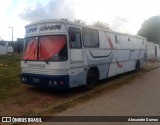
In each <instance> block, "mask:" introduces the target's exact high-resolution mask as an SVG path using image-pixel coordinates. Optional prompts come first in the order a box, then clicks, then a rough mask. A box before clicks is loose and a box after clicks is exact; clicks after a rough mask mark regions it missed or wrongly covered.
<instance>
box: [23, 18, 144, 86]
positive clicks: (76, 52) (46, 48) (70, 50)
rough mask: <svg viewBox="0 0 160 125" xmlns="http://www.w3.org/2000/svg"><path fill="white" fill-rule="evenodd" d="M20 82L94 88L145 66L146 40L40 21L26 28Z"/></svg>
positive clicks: (74, 25)
mask: <svg viewBox="0 0 160 125" xmlns="http://www.w3.org/2000/svg"><path fill="white" fill-rule="evenodd" d="M25 29H26V33H25V39H24V53H23V57H22V60H21V74H20V76H21V82H22V83H24V84H29V85H35V86H41V87H49V88H55V89H67V88H73V87H78V86H85V87H86V88H88V89H90V88H93V87H94V86H95V84H96V82H97V81H98V80H102V79H106V78H109V77H112V76H115V75H118V74H122V73H126V72H129V71H132V70H139V69H140V68H142V67H143V66H144V65H145V64H146V58H147V55H146V47H147V46H146V45H147V40H146V38H144V37H141V36H133V35H129V34H122V33H118V32H114V31H112V30H109V29H101V28H96V27H94V26H87V25H83V24H79V23H74V22H70V21H67V20H52V19H50V20H42V21H37V22H35V23H31V24H29V25H27V26H26V27H25Z"/></svg>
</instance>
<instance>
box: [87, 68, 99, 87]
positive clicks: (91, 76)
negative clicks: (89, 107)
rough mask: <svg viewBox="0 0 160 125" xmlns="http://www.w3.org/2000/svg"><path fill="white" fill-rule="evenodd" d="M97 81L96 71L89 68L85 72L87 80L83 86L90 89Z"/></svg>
mask: <svg viewBox="0 0 160 125" xmlns="http://www.w3.org/2000/svg"><path fill="white" fill-rule="evenodd" d="M96 81H97V76H96V71H95V70H94V69H92V68H91V69H89V70H88V73H87V80H86V85H85V87H86V88H87V89H91V88H93V87H94V86H95V84H96Z"/></svg>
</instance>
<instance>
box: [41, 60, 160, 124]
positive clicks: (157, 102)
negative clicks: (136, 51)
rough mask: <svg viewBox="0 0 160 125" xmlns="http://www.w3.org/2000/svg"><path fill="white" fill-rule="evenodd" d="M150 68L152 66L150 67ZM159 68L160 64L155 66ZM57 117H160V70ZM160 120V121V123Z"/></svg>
mask: <svg viewBox="0 0 160 125" xmlns="http://www.w3.org/2000/svg"><path fill="white" fill-rule="evenodd" d="M149 65H150V64H149ZM155 65H159V63H155ZM56 116H160V68H158V69H156V70H153V71H151V72H148V73H145V74H144V75H143V76H142V77H140V78H137V79H135V80H134V81H133V83H132V84H126V85H124V86H122V87H120V88H118V89H115V90H113V91H109V92H106V93H104V94H103V95H101V96H99V97H96V98H94V99H93V100H90V101H88V102H86V103H85V104H81V105H78V106H76V107H73V108H70V109H68V110H66V111H65V112H63V113H60V114H57V115H56ZM159 120H160V119H159ZM50 124H54V125H60V124H61V125H71V124H74V125H81V124H86V123H84V122H62V123H55V122H54V123H47V122H46V123H43V125H50ZM87 124H89V125H97V124H105V125H106V124H107V125H124V124H125V125H128V124H129V125H133V124H136V125H137V124H138V125H139V124H141V125H142V124H144V125H152V124H154V125H155V124H156V125H158V124H159V123H158V122H157V123H153V122H148V123H135V122H133V123H122V122H121V123H93V122H88V123H87Z"/></svg>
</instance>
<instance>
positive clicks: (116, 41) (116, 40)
mask: <svg viewBox="0 0 160 125" xmlns="http://www.w3.org/2000/svg"><path fill="white" fill-rule="evenodd" d="M115 43H118V39H117V35H115Z"/></svg>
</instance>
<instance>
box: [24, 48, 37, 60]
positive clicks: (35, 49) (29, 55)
mask: <svg viewBox="0 0 160 125" xmlns="http://www.w3.org/2000/svg"><path fill="white" fill-rule="evenodd" d="M35 52H36V49H35V50H34V51H33V52H32V53H31V54H30V55H29V56H28V57H27V59H26V60H25V62H24V63H26V62H27V61H28V59H29V57H30V56H31V55H32V54H33V53H35Z"/></svg>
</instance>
